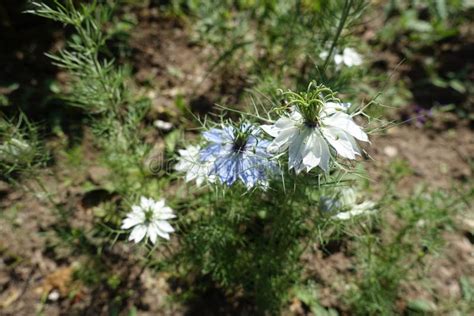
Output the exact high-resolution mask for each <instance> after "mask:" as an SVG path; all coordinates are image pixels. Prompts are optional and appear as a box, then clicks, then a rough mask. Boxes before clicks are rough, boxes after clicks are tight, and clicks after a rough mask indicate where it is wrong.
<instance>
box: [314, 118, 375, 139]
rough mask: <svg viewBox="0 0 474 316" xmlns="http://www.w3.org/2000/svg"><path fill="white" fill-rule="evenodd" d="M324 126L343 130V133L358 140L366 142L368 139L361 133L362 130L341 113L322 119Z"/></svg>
mask: <svg viewBox="0 0 474 316" xmlns="http://www.w3.org/2000/svg"><path fill="white" fill-rule="evenodd" d="M323 122H324V124H325V125H330V126H334V127H338V128H340V129H343V130H344V131H345V132H347V133H349V134H350V135H352V136H354V137H355V138H357V139H358V140H361V141H364V142H368V141H369V138H368V137H367V134H366V133H364V131H362V129H361V128H360V127H359V126H358V125H357V124H356V123H354V121H353V120H352V118H351V117H350V116H349V115H347V114H345V113H342V112H337V113H334V114H333V115H330V116H327V117H325V118H324V119H323Z"/></svg>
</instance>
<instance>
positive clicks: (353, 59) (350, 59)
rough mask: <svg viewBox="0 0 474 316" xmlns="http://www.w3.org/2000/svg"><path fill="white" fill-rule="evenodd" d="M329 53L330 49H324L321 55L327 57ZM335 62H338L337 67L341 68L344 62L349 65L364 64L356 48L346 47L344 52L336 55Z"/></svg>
mask: <svg viewBox="0 0 474 316" xmlns="http://www.w3.org/2000/svg"><path fill="white" fill-rule="evenodd" d="M328 54H329V52H328V51H322V52H321V53H320V54H319V57H321V59H326V58H327V57H328ZM334 63H335V64H336V68H340V67H341V66H342V65H343V64H344V65H346V66H347V67H353V66H359V65H361V64H362V57H361V56H360V54H359V53H358V52H357V51H356V50H355V49H353V48H350V47H346V48H344V50H343V51H342V54H335V55H334Z"/></svg>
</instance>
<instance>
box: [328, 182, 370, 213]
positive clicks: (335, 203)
mask: <svg viewBox="0 0 474 316" xmlns="http://www.w3.org/2000/svg"><path fill="white" fill-rule="evenodd" d="M358 198H359V194H358V193H357V192H356V191H355V190H354V189H351V188H348V189H343V190H341V191H340V192H339V193H338V194H337V197H335V198H334V197H333V198H331V197H321V199H320V201H319V207H320V210H321V211H322V212H324V213H334V212H338V213H337V214H335V215H333V216H332V218H334V219H338V220H348V219H350V218H352V217H354V216H359V215H364V214H365V215H368V214H370V213H372V212H374V211H375V209H374V207H375V203H374V202H372V201H364V202H362V203H357V200H358Z"/></svg>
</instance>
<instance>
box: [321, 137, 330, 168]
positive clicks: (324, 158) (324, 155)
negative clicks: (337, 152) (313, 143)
mask: <svg viewBox="0 0 474 316" xmlns="http://www.w3.org/2000/svg"><path fill="white" fill-rule="evenodd" d="M319 142H320V143H321V162H320V163H319V167H320V168H321V169H323V170H324V172H329V159H330V158H331V154H330V153H329V147H328V144H327V143H326V141H325V140H324V139H323V138H322V137H320V138H319Z"/></svg>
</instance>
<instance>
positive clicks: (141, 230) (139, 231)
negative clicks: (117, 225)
mask: <svg viewBox="0 0 474 316" xmlns="http://www.w3.org/2000/svg"><path fill="white" fill-rule="evenodd" d="M146 232H147V227H146V226H145V225H138V226H135V228H133V230H132V233H131V234H130V238H129V239H128V240H134V241H135V243H137V244H138V243H139V242H140V241H141V240H142V239H143V237H145V235H146Z"/></svg>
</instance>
